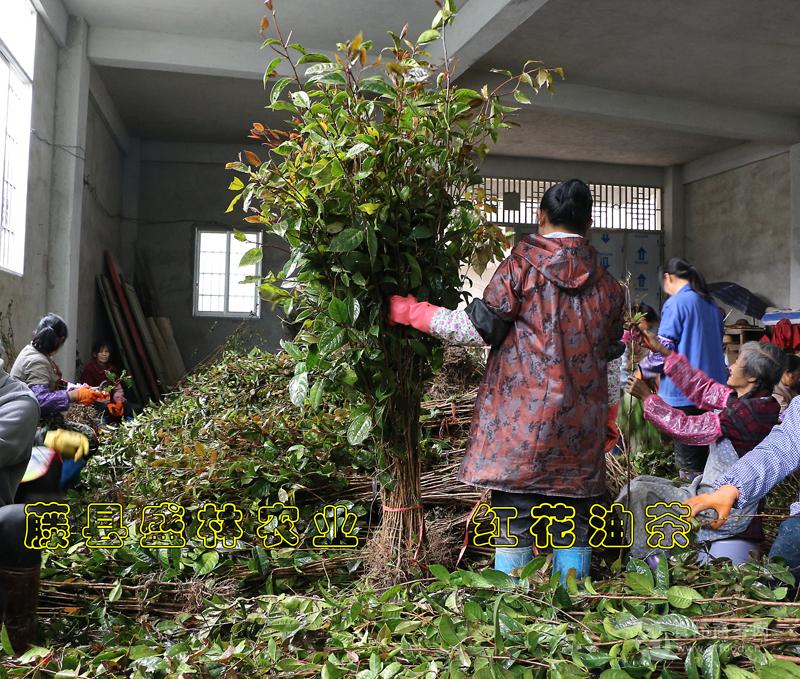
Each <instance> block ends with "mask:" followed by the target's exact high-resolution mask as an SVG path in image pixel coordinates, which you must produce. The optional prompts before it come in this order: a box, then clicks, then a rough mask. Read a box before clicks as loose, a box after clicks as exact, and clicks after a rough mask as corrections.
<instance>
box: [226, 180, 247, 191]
mask: <svg viewBox="0 0 800 679" xmlns="http://www.w3.org/2000/svg"><path fill="white" fill-rule="evenodd" d="M243 188H244V182H243V181H242V180H241V179H239V177H234V178H233V180H232V181H231V183H230V186H228V189H230V190H231V191H241V190H242V189H243Z"/></svg>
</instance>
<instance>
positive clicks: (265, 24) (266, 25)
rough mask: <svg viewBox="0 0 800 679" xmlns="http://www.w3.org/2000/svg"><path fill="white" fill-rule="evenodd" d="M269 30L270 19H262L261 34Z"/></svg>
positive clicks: (264, 17)
mask: <svg viewBox="0 0 800 679" xmlns="http://www.w3.org/2000/svg"><path fill="white" fill-rule="evenodd" d="M268 28H269V18H268V17H267V16H263V17H261V32H262V33H263V32H264V31H266V30H267V29H268Z"/></svg>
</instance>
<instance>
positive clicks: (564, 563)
mask: <svg viewBox="0 0 800 679" xmlns="http://www.w3.org/2000/svg"><path fill="white" fill-rule="evenodd" d="M591 208H592V196H591V192H590V191H589V187H588V186H587V185H586V184H584V183H583V182H582V181H580V180H577V179H573V180H570V181H567V182H564V183H562V184H558V185H556V186H553V187H551V188H550V189H548V190H547V191H546V192H545V194H544V196H543V198H542V202H541V206H540V209H539V233H538V234H537V235H529V236H525V237H524V238H523V239H522V240H521V241H520V242H518V243H517V244H516V246H515V247H514V249H513V250H512V251H511V254H510V255H509V257H508V258H506V259H505V260H504V261H503V262H502V263H501V264H500V266H499V267H498V269H497V272H496V273H495V275H494V276H493V278H492V280H491V281H490V283H489V285H488V286H487V288H486V289H485V291H484V294H483V299H477V300H474V301H473V302H472V303H471V304H470V305H469V306H468V307H467V309H466V310H465V311H451V310H449V309H444V308H441V307H437V306H434V305H432V304H429V303H427V302H417V300H416V299H415V298H413V297H410V296H409V297H398V296H395V297H392V299H391V300H390V315H389V317H390V320H391V321H393V322H395V323H401V324H406V325H411V326H413V327H415V328H417V329H418V330H421V331H422V332H425V333H429V334H432V335H434V336H436V337H439V338H441V339H443V340H445V341H448V342H451V343H458V344H476V345H485V344H488V345H490V346H491V347H492V350H491V352H490V354H489V359H488V362H487V365H486V373H485V375H484V377H483V380H482V382H481V385H480V388H479V390H478V396H477V399H476V402H475V409H474V412H473V416H472V425H471V428H470V434H469V440H468V443H467V450H466V455H465V457H464V461H463V462H462V464H461V468H460V470H459V473H458V479H459V480H460V481H462V482H463V483H468V484H471V485H476V486H480V487H483V488H490V489H491V490H492V506H493V507H510V508H513V509H515V510H516V511H517V518H512V519H511V520H510V521H509V522H506V521H505V520H504V518H505V516H508V514H504V516H503V517H501V521H500V526H501V531H500V536H501V537H500V540H499V541H498V542H499V543H500V544H501V545H505V546H501V547H497V550H496V554H495V567H496V568H497V569H498V570H502V571H504V572H506V573H509V572H511V571H512V570H513V569H516V568H518V567H520V566H523V565H524V564H525V563H527V562H528V561H530V559H531V558H532V545H533V543H534V538H535V541H536V544H537V545H538V546H543V545H544V544H546V543H547V542H549V540H548V536H547V534H546V533H547V532H548V528H550V531H549V532H550V538H551V541H552V545H553V546H554V547H558V548H559V549H557V550H556V551H555V556H554V570H558V571H560V572H561V573H562V576H565V575H566V573H567V570H568V569H569V568H575V570H576V575H577V576H578V577H583V576H584V575H586V574H587V573H588V568H589V557H590V555H591V549H590V548H589V547H588V531H589V523H588V516H589V508H590V507H591V505H592V504H593V503H594V502H595V501H596V500H597V499H598V498H599V496H600V495H602V494H603V492H604V491H605V457H604V453H603V448H604V444H605V433H606V421H607V415H608V394H607V364H608V360H609V348H610V346H611V345H612V344H618V343H617V342H616V340H618V339H619V337H620V336H621V335H622V325H623V306H624V294H623V290H622V287H621V286H620V285H619V283H618V282H617V281H616V280H614V279H613V278H612V277H611V275H609V274H608V272H607V271H606V270H605V269H604V268H603V266H602V265H601V264H600V259H599V257H598V254H597V251H596V250H595V249H594V248H593V247H592V246H591V245H589V244H588V243H587V242H586V232H587V230H588V228H589V226H590V225H591ZM619 348H620V351H619V352H618V353H617V354H616V355H612V356H611V357H612V358H616V357H618V356H619V355H621V349H622V346H621V344H620V345H619ZM543 503H548V504H550V505H551V506H552V508H551V509H550V510H543V509H541V508H539V509H537V510H536V511H535V512H534V515H535V516H537V517H538V516H542V515H544V514H548V516H552V519H546V520H538V521H537V520H535V519H534V518H532V517H531V509H532V508H534V507H537V505H541V504H543ZM512 513H513V512H512ZM570 519H573V520H574V524H575V526H574V531H570V530H568V525H569V524H568V521H569V520H570ZM565 520H566V523H565ZM531 530H533V533H535V534H532V532H531Z"/></svg>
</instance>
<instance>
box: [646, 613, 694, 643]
mask: <svg viewBox="0 0 800 679" xmlns="http://www.w3.org/2000/svg"><path fill="white" fill-rule="evenodd" d="M652 621H653V622H654V623H656V624H657V625H658V626H659V627H660V628H661V629H662V630H663V631H664V632H667V633H668V634H675V635H677V636H681V637H690V636H694V635H696V634H697V625H695V623H694V621H693V620H692V619H691V618H688V617H686V616H685V615H681V614H680V613H669V614H668V615H662V616H659V617H655V618H653V619H652Z"/></svg>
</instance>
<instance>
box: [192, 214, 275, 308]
mask: <svg viewBox="0 0 800 679" xmlns="http://www.w3.org/2000/svg"><path fill="white" fill-rule="evenodd" d="M204 233H222V234H225V235H226V236H227V238H226V241H225V292H224V293H223V303H224V304H223V305H224V310H223V311H200V310H199V308H198V305H199V301H200V274H201V271H200V254H201V249H200V244H201V241H202V234H204ZM243 233H244V234H245V235H246V236H247V237H248V240H250V239H251V238H253V237H256V238H257V239H258V246H253V247H261V248H262V249H263V247H264V240H263V237H262V233H261V231H243ZM232 238H234V230H233V229H226V228H221V227H220V228H214V227H207V226H202V227H201V226H198V227H196V228H195V235H194V272H193V273H194V293H193V299H192V316H193V317H195V318H233V319H243V320H246V319H251V320H256V319H260V318H261V305H262V299H261V296H260V295H259V292H258V286H257V285H256V284H255V283H253V296H254V297H253V311H251V312H244V311H228V306H229V303H230V299H229V297H230V277H231V239H232ZM262 262H263V260H261V261H258V262H256V263H255V264H254V266H255V267H256V273H255V274H244V273H243V274H242V276H243V277H244V276H246V275H256V276H260V275H261V270H262Z"/></svg>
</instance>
